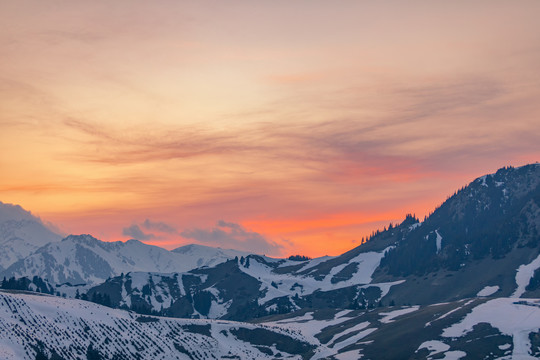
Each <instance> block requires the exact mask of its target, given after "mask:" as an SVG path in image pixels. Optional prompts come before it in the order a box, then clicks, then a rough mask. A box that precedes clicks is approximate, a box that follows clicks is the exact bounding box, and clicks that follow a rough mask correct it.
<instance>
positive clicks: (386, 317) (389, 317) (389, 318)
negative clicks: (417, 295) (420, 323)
mask: <svg viewBox="0 0 540 360" xmlns="http://www.w3.org/2000/svg"><path fill="white" fill-rule="evenodd" d="M419 308H420V306H418V305H417V306H411V307H407V308H405V309H399V310H394V311H390V312H387V313H379V315H382V316H383V318H382V319H380V320H379V321H380V322H382V323H383V324H389V323H391V322H394V319H395V318H397V317H398V316H401V315H405V314H408V313H412V312H415V311H417V310H418V309H419Z"/></svg>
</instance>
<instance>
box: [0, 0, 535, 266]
mask: <svg viewBox="0 0 540 360" xmlns="http://www.w3.org/2000/svg"><path fill="white" fill-rule="evenodd" d="M539 16H540V1H537V0H532V1H446V2H443V1H381V2H379V1H377V2H372V1H340V2H334V1H318V0H299V1H189V2H188V1H176V0H175V1H172V0H171V1H132V0H130V1H118V0H115V1H101V0H98V1H39V0H35V1H25V0H18V1H1V2H0V173H1V176H0V201H3V202H7V203H14V204H19V205H21V206H23V207H24V208H25V209H27V210H30V211H32V213H34V214H36V215H39V216H40V217H41V218H42V219H43V220H44V221H48V222H51V223H52V224H54V225H56V226H57V227H58V228H59V229H60V231H62V233H64V234H69V233H75V234H79V233H90V234H92V235H94V236H96V237H97V238H100V239H102V240H106V241H112V240H127V239H130V238H137V239H140V240H142V241H144V242H146V243H149V244H155V245H159V246H163V247H165V248H168V249H172V248H175V247H178V246H181V245H185V244H189V243H199V244H204V245H210V246H220V247H225V248H237V249H241V250H247V251H252V252H257V253H264V254H267V255H272V256H287V255H290V254H295V253H299V254H305V255H309V256H321V255H325V254H328V255H337V254H339V253H342V252H344V251H346V250H348V249H351V248H352V247H355V246H357V245H358V244H359V243H360V241H361V239H362V237H363V236H366V235H368V234H369V233H370V232H371V231H373V230H376V229H377V228H382V227H383V226H385V225H388V223H390V222H393V223H396V222H399V221H401V220H402V219H403V218H404V217H405V214H407V213H409V212H411V213H416V215H417V216H419V217H421V218H423V216H424V215H425V214H427V213H429V212H430V211H432V210H433V209H434V208H435V207H436V206H437V205H439V204H440V203H441V202H442V201H444V200H445V199H446V197H447V196H448V195H451V194H452V193H453V192H454V191H455V190H457V189H458V188H460V187H461V186H463V185H466V184H467V183H468V182H470V181H472V180H473V179H474V178H476V177H478V176H480V175H483V174H485V173H490V172H494V171H495V170H497V169H498V168H500V167H503V166H507V165H514V166H520V165H524V164H526V163H533V162H536V161H538V160H539V159H540V21H539Z"/></svg>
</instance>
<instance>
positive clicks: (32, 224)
mask: <svg viewBox="0 0 540 360" xmlns="http://www.w3.org/2000/svg"><path fill="white" fill-rule="evenodd" d="M61 238H62V237H61V236H60V235H58V234H56V233H54V232H53V231H51V230H50V229H49V228H47V227H46V226H45V225H44V224H43V222H42V221H41V219H39V218H38V217H35V216H34V215H32V214H31V213H30V212H28V211H26V210H24V209H23V208H21V207H20V206H18V205H12V204H5V203H3V202H1V201H0V247H1V248H2V256H0V271H1V270H2V269H5V268H7V267H8V266H9V265H11V264H13V263H14V262H16V261H17V260H19V259H22V258H24V257H26V256H28V255H30V254H31V253H32V252H34V251H36V250H37V249H38V248H40V247H42V246H43V245H45V244H47V243H49V242H56V241H60V239H61Z"/></svg>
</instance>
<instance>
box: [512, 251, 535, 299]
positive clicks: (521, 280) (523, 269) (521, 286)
mask: <svg viewBox="0 0 540 360" xmlns="http://www.w3.org/2000/svg"><path fill="white" fill-rule="evenodd" d="M538 268H540V255H538V257H537V258H536V259H534V260H533V261H531V262H530V263H529V264H527V265H521V266H520V267H519V268H518V269H517V272H516V284H517V289H516V291H514V293H513V294H512V297H514V298H518V297H521V295H523V294H524V293H525V288H526V287H527V285H529V281H531V278H532V277H533V275H534V271H535V270H536V269H538Z"/></svg>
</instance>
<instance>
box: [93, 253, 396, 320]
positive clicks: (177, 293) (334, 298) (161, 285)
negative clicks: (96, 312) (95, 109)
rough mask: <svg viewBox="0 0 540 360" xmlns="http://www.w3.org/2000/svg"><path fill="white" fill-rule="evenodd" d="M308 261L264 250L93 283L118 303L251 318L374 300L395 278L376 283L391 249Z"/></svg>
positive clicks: (194, 314) (95, 292)
mask: <svg viewBox="0 0 540 360" xmlns="http://www.w3.org/2000/svg"><path fill="white" fill-rule="evenodd" d="M387 250H388V249H382V250H380V251H368V252H363V251H360V250H356V251H352V252H349V253H346V254H344V255H342V256H339V257H324V258H318V259H313V260H307V261H302V262H298V261H292V260H285V259H273V258H268V257H264V256H259V255H249V256H247V257H245V258H244V257H240V258H235V259H233V260H230V261H227V262H224V263H220V264H218V265H216V266H214V267H208V268H199V269H194V270H191V271H189V272H185V273H174V274H159V273H148V272H145V273H142V272H132V273H128V274H125V275H123V276H118V277H114V278H111V279H108V280H107V281H106V282H105V283H103V284H101V285H97V286H95V287H93V288H91V289H90V290H89V291H88V293H87V294H86V296H87V298H88V299H94V298H96V297H98V298H103V297H107V299H108V300H107V301H108V304H110V305H111V306H114V307H122V308H129V309H133V310H135V311H138V312H141V313H154V314H155V313H159V314H161V315H167V316H174V317H195V318H200V317H203V318H214V319H232V320H249V319H252V318H254V317H260V316H265V315H269V314H275V313H283V312H291V311H295V310H298V309H301V308H305V307H313V306H315V307H329V306H334V307H336V306H337V307H350V306H351V304H356V305H357V306H360V305H359V304H363V305H364V306H375V305H376V304H377V303H378V301H379V300H380V299H381V298H382V297H383V296H385V295H386V294H387V293H388V290H389V289H390V287H391V286H392V285H396V284H398V283H400V281H397V282H394V283H372V278H371V275H372V274H373V272H374V271H375V269H376V268H377V266H378V265H379V262H380V260H381V258H382V257H383V256H384V254H385V251H387Z"/></svg>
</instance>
